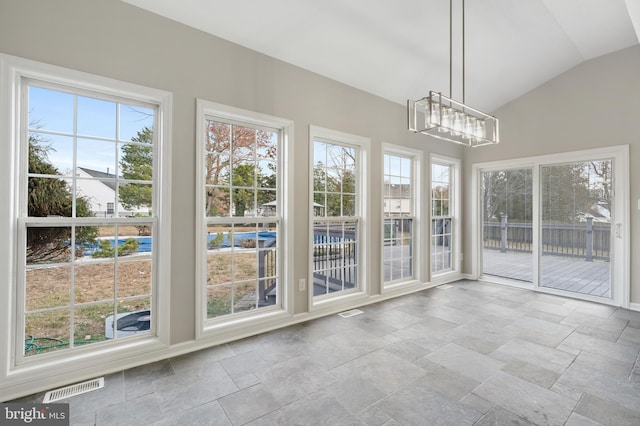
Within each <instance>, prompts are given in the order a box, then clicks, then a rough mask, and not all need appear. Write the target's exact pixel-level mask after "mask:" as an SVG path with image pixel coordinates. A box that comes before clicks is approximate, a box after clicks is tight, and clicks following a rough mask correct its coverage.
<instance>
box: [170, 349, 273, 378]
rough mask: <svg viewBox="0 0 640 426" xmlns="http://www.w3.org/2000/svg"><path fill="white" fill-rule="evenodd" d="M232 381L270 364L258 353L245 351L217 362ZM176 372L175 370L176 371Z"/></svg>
mask: <svg viewBox="0 0 640 426" xmlns="http://www.w3.org/2000/svg"><path fill="white" fill-rule="evenodd" d="M219 364H220V365H222V367H224V369H225V370H226V371H227V373H228V374H229V376H231V377H232V378H233V379H236V378H238V377H243V376H246V375H247V374H252V373H255V372H256V371H259V370H263V369H265V368H267V367H268V366H269V365H270V363H269V361H268V360H267V359H265V358H264V357H262V356H261V354H260V352H259V351H247V352H242V353H240V354H238V355H235V356H232V357H231V358H226V359H223V360H221V361H220V362H219ZM176 371H177V370H176Z"/></svg>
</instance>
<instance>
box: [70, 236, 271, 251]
mask: <svg viewBox="0 0 640 426" xmlns="http://www.w3.org/2000/svg"><path fill="white" fill-rule="evenodd" d="M217 235H218V234H217V233H215V232H214V233H212V234H209V235H208V236H207V243H209V242H211V240H213V239H214V238H216V236H217ZM222 235H223V240H222V243H221V244H220V247H221V248H229V247H231V241H230V240H229V234H228V233H226V232H223V233H222ZM234 236H235V246H236V247H241V246H242V241H243V240H248V239H255V240H263V241H264V246H265V247H270V246H272V245H273V244H274V243H275V241H276V238H277V233H276V232H275V231H259V232H236V233H234ZM129 238H133V239H135V240H138V242H139V243H140V245H139V246H138V250H137V253H150V252H151V248H152V245H153V238H152V237H126V238H118V246H121V245H123V244H124V243H125V242H126V241H127V240H128V239H129ZM109 241H110V242H111V247H113V240H109ZM82 248H83V249H84V254H85V256H91V255H92V254H93V253H95V252H96V251H97V250H98V249H99V248H100V240H97V242H96V244H87V245H83V246H82Z"/></svg>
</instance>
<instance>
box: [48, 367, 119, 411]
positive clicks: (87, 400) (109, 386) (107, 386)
mask: <svg viewBox="0 0 640 426" xmlns="http://www.w3.org/2000/svg"><path fill="white" fill-rule="evenodd" d="M124 401H125V392H124V375H123V373H122V372H119V373H114V374H109V375H107V376H104V388H102V389H98V390H95V391H92V392H88V393H84V394H81V395H77V396H74V397H72V398H67V399H63V400H60V401H56V402H61V403H69V412H70V415H71V417H72V418H73V417H76V416H81V415H84V414H87V413H95V412H96V411H97V410H99V409H101V408H106V407H109V406H111V405H116V404H122V403H123V402H124Z"/></svg>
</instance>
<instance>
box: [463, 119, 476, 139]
mask: <svg viewBox="0 0 640 426" xmlns="http://www.w3.org/2000/svg"><path fill="white" fill-rule="evenodd" d="M475 127H476V119H475V117H472V116H470V115H465V117H464V133H463V134H462V136H463V137H465V138H472V137H473V136H474V134H475Z"/></svg>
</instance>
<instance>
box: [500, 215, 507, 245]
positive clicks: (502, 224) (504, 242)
mask: <svg viewBox="0 0 640 426" xmlns="http://www.w3.org/2000/svg"><path fill="white" fill-rule="evenodd" d="M508 217H509V216H507V215H506V214H503V215H502V216H500V219H501V221H500V240H501V241H500V252H501V253H506V252H507V218H508Z"/></svg>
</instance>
